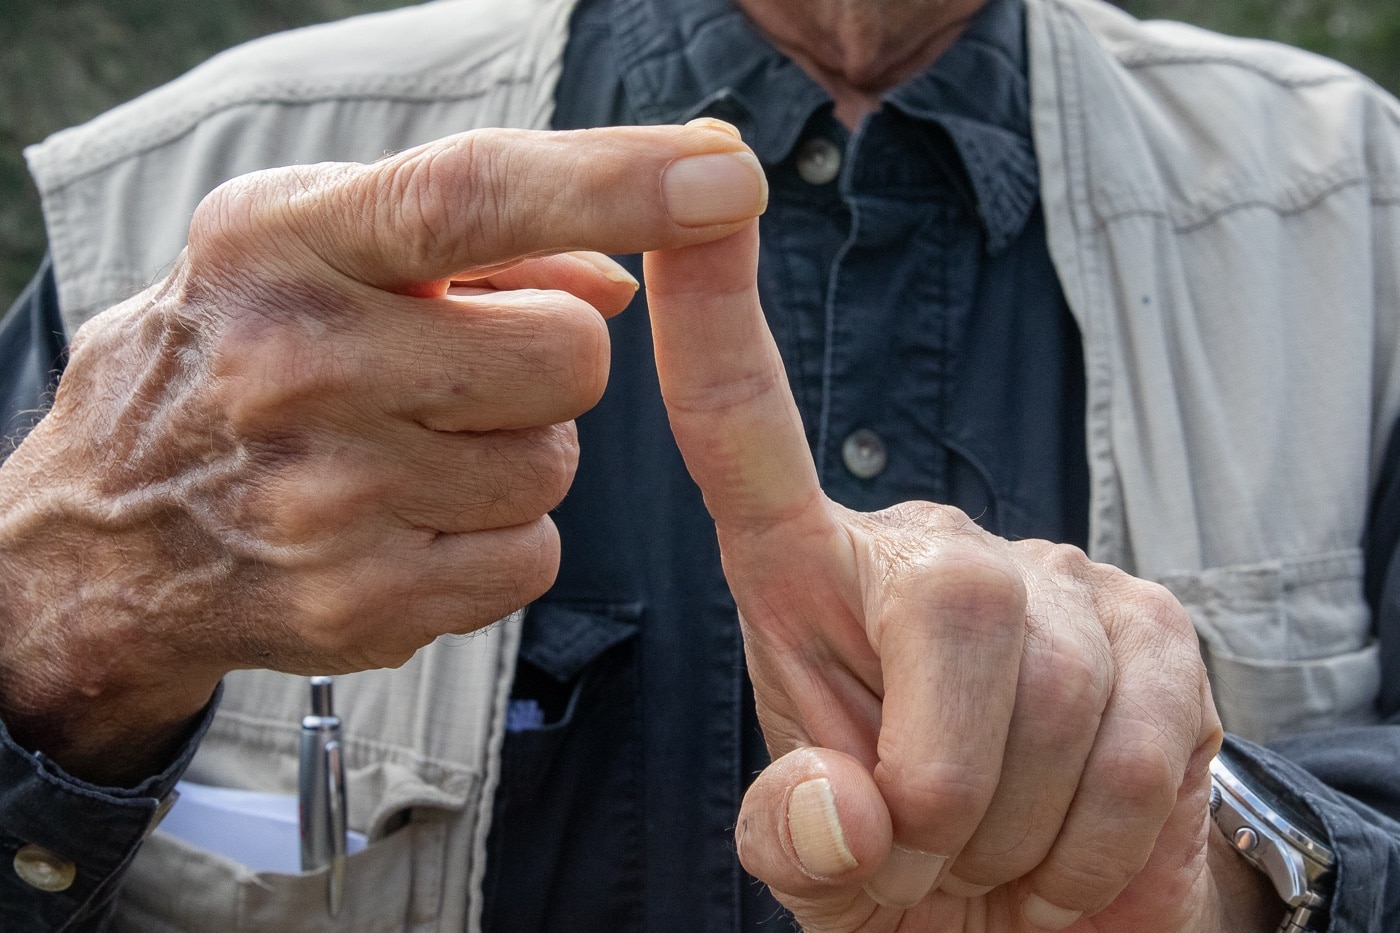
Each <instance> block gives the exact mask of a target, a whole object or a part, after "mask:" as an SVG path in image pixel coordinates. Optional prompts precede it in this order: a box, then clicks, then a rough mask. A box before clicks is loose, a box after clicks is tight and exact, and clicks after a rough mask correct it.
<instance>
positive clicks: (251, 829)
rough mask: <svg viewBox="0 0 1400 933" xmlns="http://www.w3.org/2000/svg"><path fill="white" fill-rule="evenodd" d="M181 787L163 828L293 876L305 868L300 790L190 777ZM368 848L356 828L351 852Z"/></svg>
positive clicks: (212, 849)
mask: <svg viewBox="0 0 1400 933" xmlns="http://www.w3.org/2000/svg"><path fill="white" fill-rule="evenodd" d="M175 788H176V790H178V791H179V792H180V799H179V800H177V801H175V806H173V807H171V808H170V812H169V813H167V814H166V816H165V819H164V820H162V821H161V824H160V829H161V831H162V832H166V833H169V834H170V835H172V836H175V837H176V838H178V839H183V840H184V841H185V842H188V843H189V844H190V845H193V846H198V847H199V848H201V849H205V850H207V851H210V852H215V853H218V854H219V855H222V856H224V857H225V858H229V859H232V860H234V861H235V862H238V863H240V864H242V865H246V866H247V867H248V868H250V869H252V870H253V871H276V872H282V873H284V874H289V875H294V874H297V873H298V872H300V871H301V840H300V828H299V821H298V819H297V798H296V797H295V795H292V794H268V793H263V792H261V791H251V790H235V789H233V788H230V787H210V786H209V785H207V784H194V783H191V782H189V781H181V782H180V783H179V784H177V785H175ZM364 847H365V836H364V834H363V833H357V832H354V831H351V832H350V834H349V838H348V839H347V840H346V854H347V855H354V854H355V853H356V852H359V851H360V850H361V849H363V848H364Z"/></svg>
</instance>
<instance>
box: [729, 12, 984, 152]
mask: <svg viewBox="0 0 1400 933" xmlns="http://www.w3.org/2000/svg"><path fill="white" fill-rule="evenodd" d="M737 2H738V5H739V7H740V9H742V10H743V11H744V12H745V13H746V14H747V15H748V16H749V18H750V19H751V20H753V22H754V24H755V25H756V26H757V27H758V28H759V29H760V30H761V31H762V32H763V33H764V34H765V35H766V36H767V38H768V40H769V41H770V42H772V43H773V44H774V45H775V46H776V47H777V48H778V49H780V50H781V51H782V52H783V53H785V54H786V55H787V56H788V57H789V58H791V59H792V60H793V61H794V62H796V63H797V64H798V66H799V67H800V68H801V69H802V70H803V71H805V72H806V73H807V74H808V76H809V77H811V78H812V80H814V81H816V82H817V83H818V84H819V85H821V86H822V88H823V89H825V90H826V92H827V93H828V94H830V95H831V98H832V100H833V101H834V102H835V104H836V118H837V119H838V120H840V121H841V122H842V123H843V124H844V125H845V126H846V127H848V128H850V129H855V127H856V126H857V125H859V123H860V121H861V120H862V119H863V118H864V117H865V116H866V115H867V114H870V113H872V112H874V111H875V110H878V109H879V106H880V96H881V95H882V94H883V93H884V92H885V91H888V90H889V89H890V88H892V87H894V86H895V85H897V84H899V83H900V82H901V81H904V80H905V79H906V78H909V77H910V76H912V75H915V74H917V73H918V72H920V71H922V70H923V69H925V68H927V67H928V66H929V65H930V64H931V63H932V62H933V61H934V60H935V59H937V58H938V56H940V55H942V54H943V53H944V52H945V51H947V50H948V47H949V46H951V45H952V44H953V42H954V41H955V40H956V39H957V38H958V36H959V35H961V34H962V31H963V30H964V29H965V28H967V24H968V22H969V21H970V20H971V19H972V17H973V16H974V15H975V14H976V13H977V11H978V10H980V9H981V8H982V7H983V6H984V5H986V3H987V0H737Z"/></svg>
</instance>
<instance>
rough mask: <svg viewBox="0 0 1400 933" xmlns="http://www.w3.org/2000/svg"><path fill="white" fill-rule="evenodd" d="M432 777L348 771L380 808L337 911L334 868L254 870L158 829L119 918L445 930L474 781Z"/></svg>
mask: <svg viewBox="0 0 1400 933" xmlns="http://www.w3.org/2000/svg"><path fill="white" fill-rule="evenodd" d="M453 777H454V779H453V780H448V781H444V782H442V784H431V783H427V782H425V781H424V780H423V776H422V775H421V774H418V773H415V772H414V771H413V770H411V769H408V768H404V767H402V766H399V765H395V764H392V763H390V764H386V763H375V764H373V765H370V766H368V767H363V768H356V769H352V770H351V772H350V773H349V774H348V775H347V785H348V787H349V794H350V799H351V800H357V799H358V800H360V801H365V802H367V803H368V804H369V807H370V809H372V810H373V815H372V817H371V818H370V824H369V825H368V827H367V828H368V829H369V835H370V842H369V845H368V846H367V847H366V848H365V849H364V850H363V851H361V852H357V853H356V854H354V855H351V856H350V857H349V858H347V859H346V866H345V893H344V901H343V903H342V906H341V910H340V912H339V914H338V915H337V916H336V917H335V918H334V919H333V918H331V916H330V914H329V911H328V904H327V891H326V883H327V882H326V872H325V871H324V870H322V871H318V872H313V873H309V874H306V873H301V874H283V873H280V872H265V871H253V870H251V869H250V868H248V867H247V866H245V865H242V864H240V863H238V862H236V861H234V860H232V859H229V858H226V857H225V856H223V855H220V854H217V853H214V852H209V851H206V850H204V849H201V848H198V847H196V846H194V845H191V844H190V843H188V842H186V841H185V840H182V839H178V838H175V837H174V836H170V835H168V834H166V833H163V832H160V831H159V830H157V831H156V832H155V833H154V834H152V836H151V838H149V839H148V840H146V843H145V844H144V845H143V846H142V849H141V852H140V853H139V855H138V857H137V859H136V860H135V862H134V863H133V865H132V868H131V870H130V873H129V874H128V876H127V879H126V883H125V885H124V887H123V889H122V894H121V898H120V903H119V907H118V911H117V920H116V923H115V925H114V927H113V929H114V930H117V931H130V933H177V931H178V933H205V931H208V933H216V931H217V933H289V931H303V930H305V931H313V933H314V931H334V930H344V931H354V933H362V931H363V933H399V931H407V930H414V931H418V930H437V929H438V922H439V919H440V918H439V907H440V904H439V901H440V895H441V890H442V885H443V883H444V880H445V879H444V877H443V874H444V868H445V865H444V862H445V856H446V853H447V845H448V841H449V833H451V832H456V833H459V834H460V833H461V832H462V829H461V826H460V825H457V824H459V823H460V821H461V819H462V818H463V817H464V814H463V808H464V806H465V804H466V802H467V800H468V799H469V798H471V797H472V796H474V794H472V793H470V792H468V793H465V794H464V793H462V792H461V791H462V790H463V789H464V787H463V785H464V783H465V784H468V785H469V784H474V783H475V782H474V781H472V780H470V779H465V778H464V776H462V775H460V774H459V775H454V776H453Z"/></svg>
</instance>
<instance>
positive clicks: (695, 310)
mask: <svg viewBox="0 0 1400 933" xmlns="http://www.w3.org/2000/svg"><path fill="white" fill-rule="evenodd" d="M757 268H758V224H757V222H756V221H755V222H753V223H751V224H749V225H748V227H746V228H745V229H743V230H741V231H739V232H738V233H735V234H731V235H729V236H727V237H725V238H723V239H720V240H715V241H712V242H708V243H703V244H700V245H695V246H688V247H685V248H683V249H673V250H668V251H665V252H657V253H648V254H647V256H646V275H645V281H646V287H647V304H648V306H649V307H650V310H651V318H652V333H653V335H654V340H655V344H656V368H657V374H658V376H659V378H660V382H661V393H662V395H663V396H664V398H665V401H666V411H667V414H668V415H669V416H670V419H671V429H672V432H673V433H674V434H675V436H676V442H677V444H678V445H679V446H680V449H681V453H682V454H683V455H684V457H685V462H686V467H687V468H688V469H689V470H690V474H691V476H692V477H694V479H695V481H696V483H697V484H699V486H700V489H701V492H703V493H704V496H705V505H706V507H707V508H708V509H709V511H710V515H711V516H713V517H714V519H715V524H716V526H717V527H718V529H719V531H720V534H721V536H728V537H730V538H731V540H732V538H733V536H734V535H736V534H738V535H740V536H744V535H746V534H747V533H762V532H765V531H768V530H771V529H772V528H774V527H775V526H777V525H782V524H788V523H790V522H792V521H793V520H794V519H799V518H802V517H804V516H807V515H813V514H818V513H819V512H820V513H821V514H824V510H821V509H820V506H821V505H822V504H823V503H825V501H826V499H825V496H823V495H822V492H821V488H820V486H819V485H818V483H817V475H816V468H815V467H814V466H813V463H812V456H811V453H810V452H809V451H808V449H807V439H806V434H805V432H804V431H803V428H802V419H801V416H800V414H799V413H798V411H797V404H796V403H795V402H794V401H793V397H792V392H791V390H790V389H789V387H788V382H787V375H786V372H785V370H784V368H783V361H782V357H781V356H780V355H779V353H778V348H777V345H776V344H775V343H774V341H773V336H772V334H771V333H770V332H769V330H768V325H767V322H766V321H765V319H764V316H763V309H762V307H761V305H760V304H759V298H758V289H757V284H756V276H757ZM733 582H734V581H733V580H731V583H733Z"/></svg>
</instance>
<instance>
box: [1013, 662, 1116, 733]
mask: <svg viewBox="0 0 1400 933" xmlns="http://www.w3.org/2000/svg"><path fill="white" fill-rule="evenodd" d="M1026 661H1027V662H1028V663H1026V662H1023V664H1022V669H1021V670H1022V675H1021V684H1020V686H1019V688H1018V693H1019V696H1018V698H1017V702H1018V704H1019V705H1021V706H1023V707H1024V708H1025V709H1026V710H1028V711H1031V712H1032V713H1033V715H1034V716H1035V717H1036V720H1037V723H1038V724H1040V725H1041V726H1042V727H1043V728H1044V729H1046V730H1048V732H1049V734H1050V735H1051V736H1056V737H1061V738H1063V739H1065V740H1069V739H1072V738H1077V737H1078V736H1079V734H1080V732H1081V731H1082V730H1083V728H1084V726H1085V723H1086V722H1097V721H1098V718H1099V716H1100V715H1101V714H1102V713H1103V710H1104V708H1105V707H1106V706H1107V705H1108V701H1109V697H1110V695H1111V694H1112V690H1113V677H1112V666H1111V662H1110V659H1109V658H1108V657H1107V653H1106V652H1105V651H1102V650H1097V651H1096V650H1094V649H1093V648H1092V647H1090V646H1086V645H1083V644H1081V643H1079V642H1077V641H1076V642H1070V641H1069V640H1068V639H1055V640H1054V641H1051V642H1050V643H1048V644H1044V645H1043V646H1041V647H1033V648H1032V650H1031V651H1030V652H1028V654H1027V659H1026Z"/></svg>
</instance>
